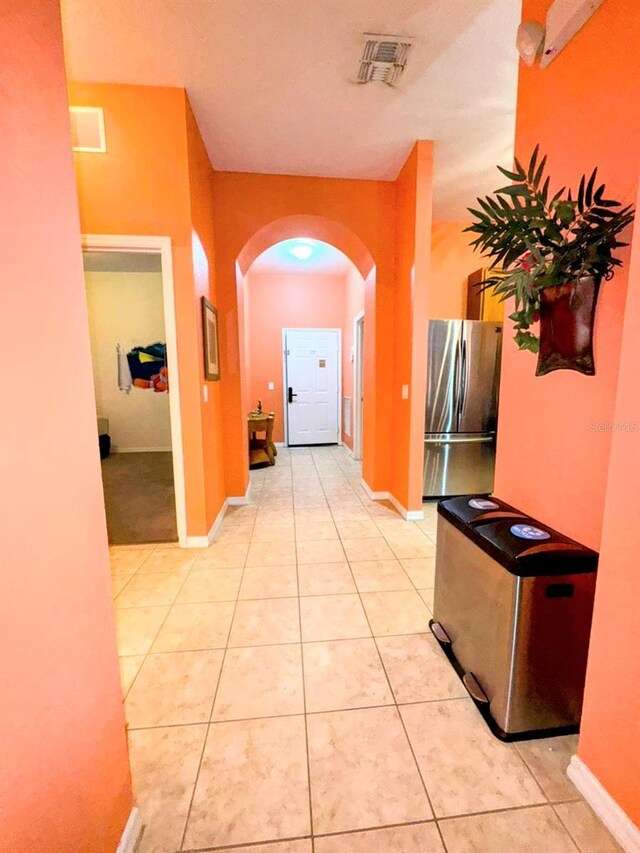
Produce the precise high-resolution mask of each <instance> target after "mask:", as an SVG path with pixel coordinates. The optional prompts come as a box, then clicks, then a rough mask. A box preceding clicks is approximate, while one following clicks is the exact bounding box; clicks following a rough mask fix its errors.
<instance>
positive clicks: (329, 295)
mask: <svg viewBox="0 0 640 853" xmlns="http://www.w3.org/2000/svg"><path fill="white" fill-rule="evenodd" d="M345 278H346V277H345V276H344V275H311V274H306V273H305V274H302V275H290V274H287V275H276V274H270V273H252V272H251V271H249V273H248V275H247V276H246V291H245V311H248V315H249V333H248V340H247V342H246V359H247V367H248V372H249V374H250V376H251V379H250V382H248V383H247V384H248V386H249V403H250V408H255V406H256V405H257V402H258V400H262V406H263V409H264V410H265V411H268V412H275V413H276V422H275V428H274V441H284V404H283V387H282V384H283V375H282V330H283V329H286V328H290V329H295V328H301V329H305V328H325V329H341V330H342V324H343V320H344V314H345V300H346V280H345ZM269 382H273V383H274V385H275V390H273V391H269V389H268V384H269Z"/></svg>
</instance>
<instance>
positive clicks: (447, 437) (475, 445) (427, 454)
mask: <svg viewBox="0 0 640 853" xmlns="http://www.w3.org/2000/svg"><path fill="white" fill-rule="evenodd" d="M495 454H496V450H495V435H494V434H493V433H479V434H478V433H474V434H465V433H450V434H447V433H432V434H431V435H425V437H424V462H423V466H424V467H423V480H422V494H423V496H424V497H425V498H440V497H445V496H447V495H468V494H473V493H476V494H482V493H486V494H488V493H489V492H491V491H492V489H493V471H494V463H495Z"/></svg>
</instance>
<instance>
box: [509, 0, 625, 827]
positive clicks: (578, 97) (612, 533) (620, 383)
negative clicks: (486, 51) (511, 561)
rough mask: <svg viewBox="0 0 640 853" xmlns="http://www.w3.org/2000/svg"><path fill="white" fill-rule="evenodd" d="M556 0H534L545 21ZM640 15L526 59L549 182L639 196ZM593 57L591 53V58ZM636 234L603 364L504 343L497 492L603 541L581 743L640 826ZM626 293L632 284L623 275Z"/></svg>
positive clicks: (521, 104) (601, 333) (610, 286)
mask: <svg viewBox="0 0 640 853" xmlns="http://www.w3.org/2000/svg"><path fill="white" fill-rule="evenodd" d="M549 4H550V0H525V2H524V8H523V18H525V19H530V18H533V19H535V20H539V21H542V20H544V15H545V13H546V10H547V8H548V6H549ZM639 50H640V16H638V14H637V5H636V3H635V0H618V2H616V3H611V2H609V3H604V4H603V5H602V6H601V7H600V9H599V10H598V11H597V12H596V13H595V15H594V16H593V17H592V18H591V20H590V21H589V22H588V23H587V25H586V26H585V27H584V28H583V30H582V31H581V32H580V33H578V35H577V36H576V37H575V39H574V40H573V41H572V42H571V43H570V44H569V46H568V47H567V48H566V49H565V50H564V51H563V52H562V54H560V56H559V57H558V58H557V59H556V60H555V61H554V62H553V63H552V65H551V66H550V67H549V68H548V69H546V70H544V71H542V70H540V69H538V68H525V67H522V66H521V68H520V83H519V91H518V110H517V135H516V151H517V153H518V154H519V156H520V157H522V158H523V159H525V158H527V157H528V155H529V153H530V152H531V150H532V149H533V147H534V145H535V144H536V143H537V142H540V143H541V148H542V151H543V152H545V153H548V155H549V166H550V173H551V175H552V178H553V185H552V189H553V186H556V187H558V186H562V185H563V184H569V185H572V186H576V185H577V183H578V180H579V178H580V175H581V174H582V172H584V171H588V170H590V169H591V168H593V166H594V165H598V167H599V175H600V178H601V179H602V180H604V181H606V183H607V186H608V190H609V191H610V193H611V194H612V195H614V196H615V197H618V198H620V199H622V200H623V201H625V202H635V201H636V198H637V192H638V186H639V184H638V166H639V160H640V155H639V153H638V152H639V151H640V100H639V99H638V91H640V66H639V65H638V62H637V55H638V51H639ZM595 57H600V61H597V69H596V68H595V66H594V58H595ZM639 241H640V238H639V236H638V227H637V225H636V228H635V245H634V252H633V257H632V259H631V261H630V253H629V251H628V250H625V251H624V252H622V253H621V254H620V257H621V258H622V259H623V260H624V262H625V266H624V268H623V269H622V270H621V271H620V272H617V273H616V275H615V277H614V278H613V280H612V281H610V282H605V283H604V285H603V287H602V291H601V297H600V304H599V306H598V312H597V317H596V337H595V356H596V371H597V372H596V375H595V377H586V376H581V375H579V374H577V373H573V372H570V371H558V372H555V373H552V374H550V375H548V376H545V377H542V378H535V376H534V370H535V360H534V358H533V357H532V356H530V355H529V354H527V353H519V352H517V351H516V349H515V347H514V346H512V345H509V344H507V345H505V348H504V355H503V366H502V381H501V389H500V390H501V399H500V432H499V436H498V460H497V473H496V487H495V491H496V494H498V495H500V497H502V498H504V499H505V500H508V501H510V502H512V503H514V504H515V505H516V506H518V507H520V508H521V509H524V510H526V511H528V512H531V513H533V514H534V515H537V516H538V517H540V518H542V519H543V520H545V521H547V522H548V523H550V524H553V525H554V526H557V527H558V528H559V529H560V530H562V531H564V532H566V533H568V534H569V535H571V536H574V537H576V538H578V539H580V540H582V541H584V542H585V543H587V544H588V545H591V546H593V547H595V548H599V549H600V553H601V556H600V565H599V570H598V582H597V588H596V601H595V610H594V622H593V632H592V637H591V643H590V649H589V662H588V668H587V681H586V689H585V704H584V712H583V719H582V728H581V735H580V742H579V749H578V753H579V755H580V757H581V758H582V759H583V760H584V762H585V763H586V765H587V766H588V767H589V769H590V770H591V771H592V772H593V773H594V774H595V775H596V777H597V778H598V779H599V781H600V782H601V783H602V784H603V785H604V787H605V788H606V789H607V790H608V792H609V793H610V794H611V795H612V796H613V797H614V799H615V800H616V801H617V802H618V803H619V804H620V806H621V807H622V808H623V809H624V810H625V811H626V812H627V814H628V815H629V816H630V817H631V819H632V820H634V821H635V822H636V824H639V825H640V783H639V780H640V688H639V687H638V671H639V669H640V657H639V654H638V648H640V633H639V630H640V629H639V625H640V621H639V620H638V613H637V610H638V607H637V602H638V599H639V594H640V586H639V578H640V575H639V574H638V568H637V546H638V543H637V534H636V531H637V527H638V513H639V512H640V502H639V500H638V488H637V483H638V479H639V477H640V448H639V445H638V438H637V435H638V433H637V432H629V433H626V432H620V433H615V434H613V433H612V432H610V431H608V430H603V431H601V430H598V429H594V428H593V427H594V425H597V424H607V423H611V422H631V423H638V422H640V411H639V410H638V393H637V388H638V381H637V372H638V358H639V356H640V352H639V345H638V332H637V324H638V316H639V313H640V246H639V245H638V243H639ZM628 284H629V287H628V296H627V285H628Z"/></svg>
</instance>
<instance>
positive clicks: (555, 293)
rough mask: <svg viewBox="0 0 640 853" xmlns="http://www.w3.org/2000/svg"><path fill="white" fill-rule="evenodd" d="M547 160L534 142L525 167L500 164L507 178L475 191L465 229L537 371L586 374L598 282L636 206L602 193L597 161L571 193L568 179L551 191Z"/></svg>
mask: <svg viewBox="0 0 640 853" xmlns="http://www.w3.org/2000/svg"><path fill="white" fill-rule="evenodd" d="M546 160H547V158H546V157H543V158H542V159H541V160H540V161H538V148H537V147H536V149H535V151H534V152H533V154H532V156H531V159H530V161H529V165H528V167H527V168H526V169H525V168H524V167H523V166H521V165H520V163H519V162H518V160H516V161H515V166H514V171H513V172H510V171H508V170H507V169H503V168H502V167H501V166H498V169H499V170H500V171H501V172H502V174H503V175H505V176H506V177H507V178H509V180H510V181H512V182H513V183H511V184H509V185H508V186H505V187H502V188H501V189H499V190H496V191H495V193H493V195H490V196H486V197H485V198H479V199H478V205H479V209H478V210H474V209H471V208H470V213H471V214H472V216H473V217H474V219H475V221H474V222H473V224H472V225H470V226H469V227H468V228H467V229H466V230H467V231H470V232H472V233H473V234H475V235H476V237H475V239H474V240H473V241H472V243H471V245H472V246H473V247H474V248H479V249H480V251H481V253H482V254H483V255H484V256H485V257H488V258H491V260H492V263H491V267H490V269H489V275H488V276H487V277H486V278H485V280H484V281H483V282H481V283H480V285H479V286H480V287H482V288H491V289H492V290H493V293H494V294H495V295H496V296H498V297H499V299H500V300H501V301H504V300H506V299H511V298H513V300H514V310H513V312H512V313H511V314H510V315H509V319H510V320H511V321H512V322H513V326H514V330H515V335H514V340H515V342H516V344H517V346H518V348H519V349H523V350H529V351H530V352H534V353H537V354H538V364H537V369H536V375H537V376H544V375H546V374H547V373H551V372H552V371H554V370H576V371H578V372H580V373H584V374H586V375H588V376H592V375H593V374H594V373H595V365H594V360H593V326H594V320H595V311H596V304H597V300H598V292H599V289H600V283H601V282H602V281H603V280H605V281H608V280H610V279H611V278H612V277H613V274H614V271H615V269H616V267H619V266H621V264H622V261H621V260H620V259H619V258H616V257H615V256H614V252H615V250H616V249H618V248H620V247H621V246H626V245H627V244H626V243H623V242H620V240H619V239H618V237H619V235H620V234H621V232H622V231H624V229H625V228H627V226H628V225H630V224H631V222H633V218H634V215H635V211H634V209H633V207H631V206H630V205H627V206H626V207H623V206H622V203H621V202H619V201H615V200H614V199H611V198H606V197H605V194H604V192H605V185H604V184H599V185H598V184H596V178H597V169H594V170H593V172H592V173H591V175H590V176H589V178H588V179H587V176H586V175H583V176H582V179H581V180H580V186H579V188H578V192H577V193H576V195H575V198H574V197H573V196H572V193H571V190H569V191H567V192H565V190H566V187H562V188H561V189H560V190H558V191H557V192H556V193H555V195H553V196H551V194H550V192H549V184H550V178H549V177H546V176H545V165H546ZM538 320H540V337H539V338H538V336H537V334H536V331H537V330H535V324H536V323H537V321H538Z"/></svg>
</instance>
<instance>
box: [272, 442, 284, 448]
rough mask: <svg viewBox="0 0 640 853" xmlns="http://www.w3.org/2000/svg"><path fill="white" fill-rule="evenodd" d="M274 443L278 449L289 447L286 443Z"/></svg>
mask: <svg viewBox="0 0 640 853" xmlns="http://www.w3.org/2000/svg"><path fill="white" fill-rule="evenodd" d="M273 443H274V444H275V446H276V447H286V446H287V443H286V441H274V442H273Z"/></svg>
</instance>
